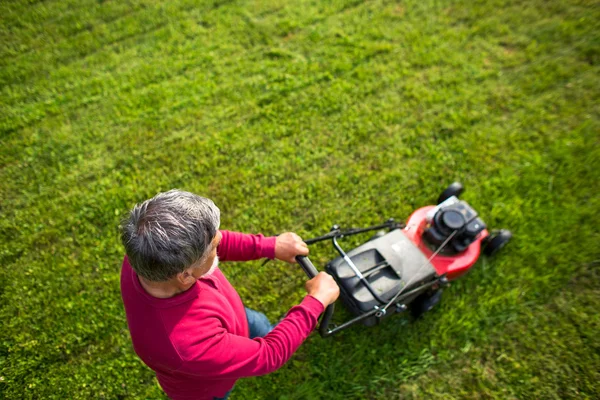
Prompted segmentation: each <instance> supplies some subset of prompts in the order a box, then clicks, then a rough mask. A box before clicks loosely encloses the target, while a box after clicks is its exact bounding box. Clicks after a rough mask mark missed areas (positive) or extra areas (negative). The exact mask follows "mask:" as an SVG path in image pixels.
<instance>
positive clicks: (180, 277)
mask: <svg viewBox="0 0 600 400" xmlns="http://www.w3.org/2000/svg"><path fill="white" fill-rule="evenodd" d="M177 281H178V282H179V283H181V284H182V285H190V284H192V283H194V282H195V281H196V278H194V275H192V269H191V268H188V269H186V270H185V271H183V272H180V273H178V274H177Z"/></svg>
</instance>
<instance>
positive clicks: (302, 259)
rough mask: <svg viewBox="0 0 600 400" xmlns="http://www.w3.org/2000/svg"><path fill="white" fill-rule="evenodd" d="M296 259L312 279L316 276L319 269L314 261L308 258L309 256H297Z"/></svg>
mask: <svg viewBox="0 0 600 400" xmlns="http://www.w3.org/2000/svg"><path fill="white" fill-rule="evenodd" d="M296 261H297V262H298V264H300V266H301V267H302V269H303V270H304V272H305V273H306V275H307V276H308V277H309V278H310V279H312V278H314V277H315V276H317V274H318V273H319V271H317V269H316V268H315V266H314V265H313V263H312V262H311V261H310V260H309V259H308V257H306V256H296Z"/></svg>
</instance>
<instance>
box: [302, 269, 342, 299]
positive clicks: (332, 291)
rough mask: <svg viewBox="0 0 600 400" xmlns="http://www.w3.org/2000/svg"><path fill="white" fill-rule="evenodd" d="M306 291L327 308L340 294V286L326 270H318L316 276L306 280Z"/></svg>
mask: <svg viewBox="0 0 600 400" xmlns="http://www.w3.org/2000/svg"><path fill="white" fill-rule="evenodd" d="M306 291H307V292H308V294H309V295H311V296H312V297H314V298H315V299H317V300H319V301H320V302H321V303H322V304H323V307H325V308H327V306H328V305H330V304H332V303H333V302H334V301H336V300H337V298H338V297H339V295H340V288H339V287H338V285H337V283H335V281H334V280H333V278H332V277H331V275H329V274H328V273H327V272H319V274H318V275H317V276H315V277H314V278H312V279H311V280H309V281H308V282H306Z"/></svg>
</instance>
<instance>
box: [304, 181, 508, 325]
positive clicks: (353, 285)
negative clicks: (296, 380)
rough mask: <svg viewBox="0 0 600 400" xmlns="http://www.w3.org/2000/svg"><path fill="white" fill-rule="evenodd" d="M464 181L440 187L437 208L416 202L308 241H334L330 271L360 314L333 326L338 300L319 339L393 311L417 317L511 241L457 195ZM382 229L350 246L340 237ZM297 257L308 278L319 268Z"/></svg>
mask: <svg viewBox="0 0 600 400" xmlns="http://www.w3.org/2000/svg"><path fill="white" fill-rule="evenodd" d="M463 190H464V188H463V186H462V185H461V184H460V183H458V182H454V183H453V184H451V185H450V186H448V188H446V190H444V191H443V192H442V194H441V195H440V197H439V199H438V205H437V206H426V207H422V208H419V209H418V210H416V211H415V212H413V213H412V215H411V216H410V217H409V218H408V221H407V222H406V224H404V223H398V222H395V221H394V220H393V219H389V220H388V221H386V222H385V223H383V224H381V225H376V226H370V227H367V228H353V229H348V230H345V231H342V230H341V229H340V227H339V226H338V225H334V226H333V227H332V228H331V231H330V232H329V233H327V234H326V235H323V236H319V237H316V238H313V239H308V240H305V242H306V244H308V245H311V244H314V243H316V242H320V241H324V240H331V241H332V243H333V247H334V248H335V249H336V250H337V252H338V253H339V254H340V257H338V258H336V259H334V260H332V261H330V262H329V263H328V264H327V265H326V266H325V270H326V271H327V272H328V273H329V274H331V275H332V276H333V278H334V279H335V280H336V282H337V284H338V285H339V287H340V298H341V299H342V302H343V303H344V304H345V306H346V307H347V308H348V309H349V310H350V312H351V313H352V314H354V315H356V317H355V318H354V319H352V320H350V321H347V322H345V323H343V324H341V325H339V326H335V325H331V324H330V322H331V317H332V315H333V312H334V306H333V304H331V305H330V306H328V307H327V309H326V310H325V313H324V314H323V317H322V318H321V323H320V326H319V333H320V334H321V336H322V337H327V336H331V335H333V334H335V333H337V332H339V331H341V330H343V329H346V328H348V327H349V326H351V325H353V324H355V323H358V322H362V323H364V324H365V325H367V326H372V325H375V324H377V323H379V322H380V321H381V320H382V319H383V318H386V317H388V316H390V315H393V314H395V313H400V312H405V311H410V313H411V314H412V315H413V316H414V317H419V316H421V315H422V314H423V313H425V312H427V311H429V310H430V309H431V308H433V307H434V306H435V305H436V304H437V303H439V301H440V299H441V295H442V289H443V288H444V287H445V286H447V285H448V283H449V282H450V281H452V280H454V279H457V278H459V277H460V276H462V275H464V274H465V273H466V272H467V271H468V270H469V269H470V268H471V267H472V266H473V264H475V262H476V261H477V259H478V258H479V254H480V253H481V251H483V253H484V254H486V255H488V256H492V255H494V254H496V252H498V251H499V250H500V249H501V248H502V247H504V246H505V245H506V243H508V242H509V241H510V239H511V237H512V234H511V233H510V231H508V230H504V229H503V230H499V231H495V232H493V233H490V232H488V230H487V229H486V225H485V223H484V222H483V221H482V220H481V219H480V218H479V216H478V214H477V212H476V211H475V210H474V209H473V208H472V207H471V206H469V204H467V203H466V202H465V201H462V200H459V199H458V197H459V196H460V194H461V193H462V192H463ZM372 231H377V233H376V234H375V235H373V236H372V237H371V238H370V239H369V240H368V241H367V242H366V243H364V244H362V245H360V246H358V247H356V248H354V249H352V250H350V251H348V252H345V251H344V250H343V249H342V248H341V247H340V245H339V243H338V239H341V238H344V237H348V236H352V235H357V234H360V233H365V232H372ZM296 260H297V261H298V263H299V264H300V266H301V267H302V269H303V270H304V272H306V274H307V275H308V277H309V278H312V277H314V276H316V275H317V273H318V271H317V269H316V268H315V267H314V265H313V264H312V263H311V261H310V260H309V259H308V258H307V257H304V256H298V257H296Z"/></svg>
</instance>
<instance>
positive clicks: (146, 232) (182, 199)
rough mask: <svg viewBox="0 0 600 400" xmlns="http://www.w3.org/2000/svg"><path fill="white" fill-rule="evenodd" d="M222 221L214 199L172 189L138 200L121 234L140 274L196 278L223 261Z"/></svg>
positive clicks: (153, 277) (158, 279) (157, 278)
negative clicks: (220, 248)
mask: <svg viewBox="0 0 600 400" xmlns="http://www.w3.org/2000/svg"><path fill="white" fill-rule="evenodd" d="M219 224H220V211H219V209H218V208H217V206H216V205H215V204H214V203H213V202H212V200H210V199H207V198H204V197H200V196H198V195H195V194H193V193H189V192H184V191H182V190H177V189H173V190H170V191H168V192H165V193H159V194H157V195H156V196H154V197H153V198H151V199H150V200H146V201H145V202H143V203H142V204H138V205H136V206H135V207H134V208H133V210H131V212H130V214H129V218H127V219H126V220H125V221H124V222H123V224H122V226H121V240H122V241H123V245H124V246H125V251H126V252H127V256H128V258H129V263H130V264H131V267H132V268H133V269H134V270H135V272H136V273H137V274H138V275H139V276H141V277H143V278H145V279H147V280H149V281H154V282H161V281H168V280H170V279H172V278H174V277H179V278H180V279H188V278H189V279H192V278H193V279H197V278H199V277H200V276H201V275H203V274H205V273H207V272H209V269H212V270H214V266H216V263H217V262H218V259H217V258H216V247H217V245H218V243H219V241H220V240H221V235H220V233H219ZM211 267H213V268H211Z"/></svg>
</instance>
